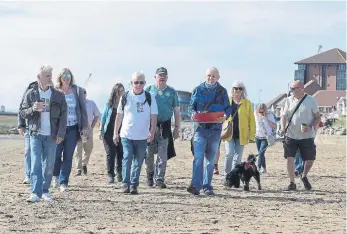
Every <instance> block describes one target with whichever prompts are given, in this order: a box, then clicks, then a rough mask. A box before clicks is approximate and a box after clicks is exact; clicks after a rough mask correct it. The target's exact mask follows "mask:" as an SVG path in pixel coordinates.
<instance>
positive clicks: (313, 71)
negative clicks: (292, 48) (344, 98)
mask: <svg viewBox="0 0 347 234" xmlns="http://www.w3.org/2000/svg"><path fill="white" fill-rule="evenodd" d="M294 64H297V65H298V69H297V70H295V72H294V80H300V81H301V82H302V83H303V84H306V83H308V82H310V81H311V80H314V81H316V82H317V84H318V85H319V86H320V87H321V89H322V90H346V52H344V51H342V50H340V49H337V48H334V49H331V50H328V51H325V52H322V53H319V54H316V55H313V56H311V57H308V58H305V59H302V60H300V61H298V62H295V63H294Z"/></svg>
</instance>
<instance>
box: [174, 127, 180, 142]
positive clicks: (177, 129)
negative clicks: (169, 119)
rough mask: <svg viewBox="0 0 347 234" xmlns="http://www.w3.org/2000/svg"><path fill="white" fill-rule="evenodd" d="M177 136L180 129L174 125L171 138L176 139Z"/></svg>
mask: <svg viewBox="0 0 347 234" xmlns="http://www.w3.org/2000/svg"><path fill="white" fill-rule="evenodd" d="M179 136H180V129H179V127H177V126H176V127H175V128H174V130H173V138H174V139H178V138H179Z"/></svg>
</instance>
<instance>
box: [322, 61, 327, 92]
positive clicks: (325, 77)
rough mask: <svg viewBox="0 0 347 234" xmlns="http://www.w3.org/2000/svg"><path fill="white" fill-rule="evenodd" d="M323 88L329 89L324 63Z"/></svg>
mask: <svg viewBox="0 0 347 234" xmlns="http://www.w3.org/2000/svg"><path fill="white" fill-rule="evenodd" d="M322 89H323V90H325V89H327V72H326V65H322Z"/></svg>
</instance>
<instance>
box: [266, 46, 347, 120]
mask: <svg viewBox="0 0 347 234" xmlns="http://www.w3.org/2000/svg"><path fill="white" fill-rule="evenodd" d="M294 64H297V65H298V68H297V70H295V71H294V80H300V81H301V82H302V83H303V84H304V91H305V93H307V94H309V95H312V96H313V97H315V98H316V100H317V102H318V105H319V108H320V110H321V111H322V112H323V113H330V112H332V111H334V110H336V108H337V102H338V101H339V99H340V98H341V97H345V96H346V52H344V51H342V50H340V49H337V48H334V49H331V50H328V51H325V52H322V53H319V54H316V55H313V56H311V57H308V58H305V59H302V60H300V61H298V62H295V63H294ZM286 97H287V94H285V93H282V94H280V95H278V96H277V97H275V98H274V99H272V100H271V101H269V102H268V103H267V106H268V108H269V109H271V110H273V111H274V112H275V114H276V117H278V115H280V113H281V112H282V109H283V104H284V101H283V100H284V99H285V98H286Z"/></svg>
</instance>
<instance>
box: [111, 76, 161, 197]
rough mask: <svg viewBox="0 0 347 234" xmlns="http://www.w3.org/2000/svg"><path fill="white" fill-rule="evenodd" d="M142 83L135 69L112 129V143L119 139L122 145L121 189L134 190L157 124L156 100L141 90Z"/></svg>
mask: <svg viewBox="0 0 347 234" xmlns="http://www.w3.org/2000/svg"><path fill="white" fill-rule="evenodd" d="M145 84H146V80H145V76H144V74H143V73H140V72H135V73H134V74H133V75H132V77H131V87H132V89H131V91H129V92H126V93H125V94H124V95H123V96H122V98H121V100H120V102H119V105H118V108H117V117H116V121H115V122H116V124H115V128H114V133H113V141H114V143H115V144H116V145H118V144H119V141H121V142H122V145H123V163H122V177H123V181H122V183H123V189H124V190H123V192H124V193H130V194H138V190H137V187H138V185H139V178H140V173H141V167H142V163H143V160H144V158H145V156H146V148H147V144H148V143H150V142H151V141H153V138H154V134H155V129H156V125H157V115H158V108H157V102H156V100H155V98H154V97H153V96H151V95H150V94H149V93H148V92H147V91H144V86H145ZM121 126H122V128H121V131H120V134H119V129H120V127H121ZM131 170H132V171H131Z"/></svg>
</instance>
